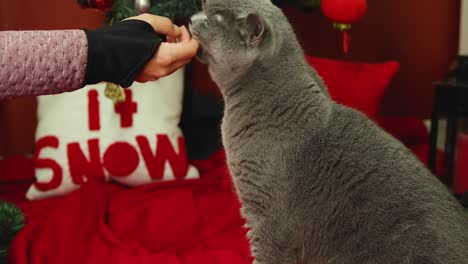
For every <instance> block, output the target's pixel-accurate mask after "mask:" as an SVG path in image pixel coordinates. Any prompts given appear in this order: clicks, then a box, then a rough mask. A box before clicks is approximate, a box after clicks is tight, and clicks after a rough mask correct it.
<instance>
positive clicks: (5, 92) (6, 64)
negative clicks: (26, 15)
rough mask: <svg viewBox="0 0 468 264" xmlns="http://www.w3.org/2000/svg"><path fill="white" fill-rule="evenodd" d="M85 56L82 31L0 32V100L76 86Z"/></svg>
mask: <svg viewBox="0 0 468 264" xmlns="http://www.w3.org/2000/svg"><path fill="white" fill-rule="evenodd" d="M87 57H88V42H87V38H86V35H85V33H84V31H82V30H61V31H1V32H0V100H2V99H5V98H11V97H15V96H21V95H43V94H52V93H61V92H67V91H72V90H75V89H78V88H80V87H82V86H83V82H84V78H85V70H86V61H87Z"/></svg>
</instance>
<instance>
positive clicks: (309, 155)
mask: <svg viewBox="0 0 468 264" xmlns="http://www.w3.org/2000/svg"><path fill="white" fill-rule="evenodd" d="M191 20H192V21H191V26H190V29H191V32H192V34H193V36H194V37H195V38H197V39H198V40H199V41H200V43H201V46H202V49H203V51H202V54H201V57H202V59H203V60H205V61H206V62H207V63H208V64H209V71H210V74H211V76H212V78H213V79H214V80H215V81H216V83H217V84H218V86H219V87H220V89H221V91H222V93H223V97H224V100H225V113H224V119H223V122H222V136H223V143H224V145H225V148H226V152H227V159H228V165H229V168H230V171H231V173H232V176H233V179H234V183H235V186H236V189H237V191H238V194H239V197H240V200H241V202H242V205H243V208H242V213H243V215H244V216H245V218H246V220H247V224H248V226H249V228H250V229H251V232H250V234H249V235H250V238H251V243H252V252H253V254H254V256H255V258H256V260H255V261H256V263H259V264H260V263H261V264H263V263H265V264H293V263H307V264H309V263H317V264H320V263H369V264H371V263H372V264H374V263H378V264H381V263H424V264H430V263H454V264H455V263H456V264H462V263H468V220H467V219H466V218H465V216H464V215H463V211H462V208H461V206H460V205H459V204H458V203H457V201H456V200H455V199H454V197H452V195H451V194H450V193H449V191H448V190H447V188H446V187H445V186H444V185H442V184H441V183H440V182H439V180H438V179H437V178H436V177H434V176H433V175H432V174H431V173H430V172H429V171H428V170H427V169H426V168H425V167H424V165H423V164H421V162H419V161H418V159H417V158H416V157H415V156H413V155H412V154H411V153H410V152H409V151H408V150H407V149H406V148H405V147H404V146H403V145H402V144H401V143H400V142H398V141H397V140H396V139H394V138H392V137H391V136H390V135H388V134H387V133H386V132H384V131H383V130H382V129H380V128H379V127H378V126H377V125H376V124H374V123H373V122H371V121H370V120H369V119H367V118H366V117H365V116H364V115H363V114H361V113H359V112H357V111H354V110H352V109H349V108H347V107H344V106H342V105H339V104H336V103H335V102H333V101H332V100H331V99H330V98H329V96H328V95H327V93H326V88H325V86H324V85H323V83H322V82H321V80H320V78H319V77H318V76H317V75H316V74H315V71H313V70H312V69H311V68H310V67H309V65H308V64H307V63H306V61H305V59H304V54H303V51H302V49H301V47H300V45H299V44H298V42H297V40H296V36H295V34H294V32H293V30H292V28H291V27H290V25H289V23H288V21H287V19H286V18H285V16H284V15H283V13H282V12H281V10H280V9H278V8H277V7H276V6H274V5H273V4H272V3H271V2H270V0H207V2H206V4H205V8H204V11H203V13H201V14H198V15H195V16H194V17H192V19H191ZM311 34H313V29H312V28H311ZM317 41H320V36H317Z"/></svg>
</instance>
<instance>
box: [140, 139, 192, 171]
mask: <svg viewBox="0 0 468 264" xmlns="http://www.w3.org/2000/svg"><path fill="white" fill-rule="evenodd" d="M136 140H137V142H138V146H139V147H140V149H141V154H142V155H143V158H144V159H145V163H146V167H147V168H148V172H149V174H150V176H151V178H153V179H162V177H163V176H164V168H165V166H164V163H165V162H166V160H167V161H169V164H170V166H171V168H172V171H173V172H174V177H175V178H176V179H179V178H183V177H184V176H185V175H186V174H187V170H188V160H187V151H186V149H185V140H184V138H183V137H179V138H177V145H179V151H178V153H176V152H175V151H174V149H173V148H172V144H171V142H170V141H169V137H167V136H166V135H157V141H156V142H157V147H156V155H153V152H152V151H151V148H150V144H149V141H148V139H147V138H146V137H145V136H137V138H136Z"/></svg>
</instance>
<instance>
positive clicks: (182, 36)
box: [179, 26, 190, 42]
mask: <svg viewBox="0 0 468 264" xmlns="http://www.w3.org/2000/svg"><path fill="white" fill-rule="evenodd" d="M179 40H180V41H182V42H184V41H188V40H190V33H189V32H188V30H187V28H186V27H185V26H181V27H180V37H179Z"/></svg>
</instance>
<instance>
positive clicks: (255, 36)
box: [237, 13, 266, 47]
mask: <svg viewBox="0 0 468 264" xmlns="http://www.w3.org/2000/svg"><path fill="white" fill-rule="evenodd" d="M237 22H238V26H239V32H240V35H241V37H242V39H243V40H244V41H245V43H246V44H247V45H249V46H253V47H256V46H258V45H260V44H261V43H262V42H263V40H264V38H265V35H266V25H265V22H264V21H263V20H262V18H261V17H260V16H259V15H257V14H253V13H251V14H248V15H246V16H242V17H239V18H238V19H237Z"/></svg>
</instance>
